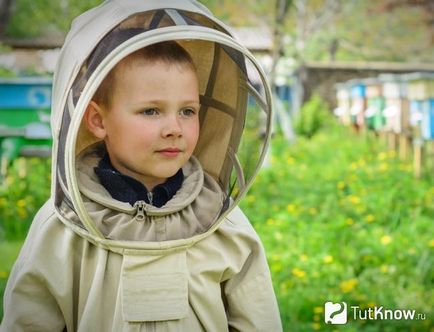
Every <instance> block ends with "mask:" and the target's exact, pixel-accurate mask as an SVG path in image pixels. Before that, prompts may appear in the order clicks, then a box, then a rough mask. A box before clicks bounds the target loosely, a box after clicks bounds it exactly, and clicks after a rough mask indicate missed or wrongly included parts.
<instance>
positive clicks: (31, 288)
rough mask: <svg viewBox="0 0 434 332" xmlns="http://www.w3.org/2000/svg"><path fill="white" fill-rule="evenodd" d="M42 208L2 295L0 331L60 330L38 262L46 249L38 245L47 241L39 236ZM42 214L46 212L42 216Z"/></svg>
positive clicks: (53, 301) (55, 306) (57, 313)
mask: <svg viewBox="0 0 434 332" xmlns="http://www.w3.org/2000/svg"><path fill="white" fill-rule="evenodd" d="M43 210H44V208H42V209H41V210H40V212H39V213H38V214H37V215H36V217H35V219H34V221H33V223H32V226H31V228H30V230H29V233H28V235H27V238H26V240H25V242H24V245H23V247H22V249H21V252H20V254H19V256H18V259H17V261H16V262H15V265H14V267H13V269H12V271H11V274H10V276H9V279H8V282H7V285H6V289H5V294H4V298H3V308H4V316H3V321H2V323H1V325H0V331H1V332H6V331H7V332H15V331H26V332H27V331H35V332H36V331H41V332H42V331H50V332H51V331H62V330H64V328H65V322H64V320H63V315H62V313H61V310H60V308H59V306H58V304H57V301H56V299H55V297H54V296H53V295H52V291H51V289H50V288H51V286H50V283H49V282H47V278H46V271H44V266H43V265H41V264H39V263H41V261H43V258H44V257H46V256H47V254H48V253H47V252H44V251H43V250H41V249H42V248H46V247H44V246H40V245H38V242H39V243H40V242H41V240H42V241H43V242H47V241H50V239H49V238H47V237H45V239H43V238H42V239H41V237H40V234H41V232H43V228H44V227H43V226H44V225H43V224H44V223H45V221H46V220H47V218H48V219H49V216H47V214H46V213H44V212H46V211H43ZM44 214H45V215H44Z"/></svg>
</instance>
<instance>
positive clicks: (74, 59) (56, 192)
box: [52, 0, 271, 250]
mask: <svg viewBox="0 0 434 332" xmlns="http://www.w3.org/2000/svg"><path fill="white" fill-rule="evenodd" d="M164 41H176V42H177V43H179V44H180V45H181V46H182V47H183V48H184V49H185V50H186V51H187V52H188V53H189V54H190V56H191V58H192V59H193V62H194V65H195V67H196V68H197V75H198V80H199V92H200V112H199V114H200V115H199V116H200V136H199V141H198V143H197V146H196V149H195V151H194V156H195V157H196V159H197V160H199V162H200V164H201V165H202V168H203V169H204V171H205V172H206V173H208V174H209V175H210V176H212V177H213V178H214V180H215V181H216V182H217V183H218V185H219V186H220V188H221V190H222V191H223V193H224V200H223V204H222V208H221V210H220V211H219V212H218V214H217V215H216V216H215V220H216V222H215V223H213V225H212V227H210V228H209V229H207V230H206V231H204V232H203V233H202V234H199V235H196V236H194V237H193V238H190V239H178V240H172V241H164V242H157V243H155V242H141V241H124V242H123V243H119V242H122V241H114V240H111V239H108V238H106V237H104V235H103V234H102V233H101V232H100V230H99V229H98V227H96V226H95V223H94V222H93V220H92V218H91V216H90V215H89V213H88V211H86V208H85V204H84V202H83V196H82V193H81V192H80V189H79V184H78V181H77V174H76V173H77V170H76V159H77V156H78V155H79V154H80V152H81V151H83V150H85V149H86V148H87V147H89V146H91V145H92V144H94V143H95V141H94V140H93V141H92V137H91V136H90V135H89V134H88V133H87V132H86V130H85V129H84V127H85V126H83V124H82V118H83V115H84V112H85V110H86V107H87V105H88V104H89V102H90V100H91V99H92V97H93V95H94V93H95V91H96V90H97V88H98V86H99V85H100V84H101V82H102V81H103V79H104V77H105V76H106V75H107V74H108V73H109V72H110V70H111V69H112V68H113V67H114V66H115V65H116V64H117V63H118V62H119V61H120V60H121V59H123V58H124V57H125V56H127V55H129V54H131V53H133V52H134V51H136V50H138V49H140V48H143V47H146V46H149V45H152V44H156V43H159V42H164ZM270 124H271V99H270V90H269V86H268V85H267V83H266V79H265V76H264V73H263V71H262V69H261V68H260V66H259V65H258V63H257V62H256V60H255V58H254V57H253V56H252V55H251V53H250V52H249V51H248V50H247V49H246V48H245V47H243V46H242V45H241V44H240V43H239V42H237V41H236V40H235V39H234V38H233V37H232V35H231V34H230V32H229V31H228V29H227V28H226V27H225V26H224V24H222V23H221V22H220V21H219V20H217V19H216V18H215V17H213V16H212V14H211V13H210V12H209V11H208V10H207V9H206V8H205V7H203V6H202V5H200V4H199V3H198V2H196V1H193V0H178V1H173V0H166V1H164V0H146V1H145V0H109V1H106V2H104V3H103V4H102V5H100V6H98V7H96V8H94V9H92V10H90V11H88V12H86V13H84V14H82V15H81V16H79V17H78V18H77V19H75V21H74V22H73V24H72V28H71V31H70V33H69V34H68V36H67V38H66V40H65V44H64V46H63V48H62V51H61V55H60V58H59V62H58V65H57V69H56V73H55V77H54V83H53V103H52V130H53V137H54V155H53V179H52V194H53V196H54V200H55V205H56V212H57V214H58V215H59V217H60V219H61V220H62V221H63V222H64V223H66V224H68V219H69V218H67V217H66V216H65V213H64V212H63V211H64V209H62V208H61V206H68V207H69V211H72V213H74V214H75V215H76V216H77V218H79V219H80V221H81V223H82V225H81V226H78V225H76V224H68V226H70V227H71V228H73V230H74V231H76V232H78V233H80V235H82V236H85V237H86V238H88V239H89V240H90V241H92V242H94V243H96V244H98V245H100V246H103V247H107V248H110V249H113V248H115V249H113V250H116V248H126V247H127V248H131V249H155V250H158V249H160V248H163V247H181V246H186V245H189V244H192V243H194V242H195V241H198V240H200V239H201V238H203V237H204V236H207V234H209V233H211V232H213V231H214V230H215V229H216V228H217V227H218V222H219V220H222V219H223V218H224V216H225V215H226V214H227V213H229V212H230V210H231V209H232V208H233V207H234V206H236V205H237V204H238V202H239V200H240V199H241V197H242V196H243V194H244V193H245V192H246V191H247V189H248V187H249V186H250V185H251V183H252V181H253V179H254V177H255V175H256V173H257V171H258V169H259V167H260V165H261V163H262V160H263V158H264V155H265V151H266V149H267V146H268V140H269V134H270ZM166 242H167V243H166Z"/></svg>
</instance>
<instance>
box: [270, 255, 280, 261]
mask: <svg viewBox="0 0 434 332" xmlns="http://www.w3.org/2000/svg"><path fill="white" fill-rule="evenodd" d="M271 259H272V260H273V261H278V260H280V255H277V254H273V255H272V256H271Z"/></svg>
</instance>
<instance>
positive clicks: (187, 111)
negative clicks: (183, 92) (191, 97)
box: [181, 108, 196, 116]
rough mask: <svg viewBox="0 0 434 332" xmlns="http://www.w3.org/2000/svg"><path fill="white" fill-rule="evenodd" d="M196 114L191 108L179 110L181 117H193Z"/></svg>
mask: <svg viewBox="0 0 434 332" xmlns="http://www.w3.org/2000/svg"><path fill="white" fill-rule="evenodd" d="M195 114H196V111H195V110H194V109H193V108H184V109H183V110H181V115H183V116H193V115H195Z"/></svg>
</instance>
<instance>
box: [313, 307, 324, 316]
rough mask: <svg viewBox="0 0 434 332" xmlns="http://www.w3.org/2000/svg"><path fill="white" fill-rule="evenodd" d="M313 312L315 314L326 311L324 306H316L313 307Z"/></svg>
mask: <svg viewBox="0 0 434 332" xmlns="http://www.w3.org/2000/svg"><path fill="white" fill-rule="evenodd" d="M313 312H314V313H315V314H322V313H323V312H324V308H323V307H315V308H313Z"/></svg>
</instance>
